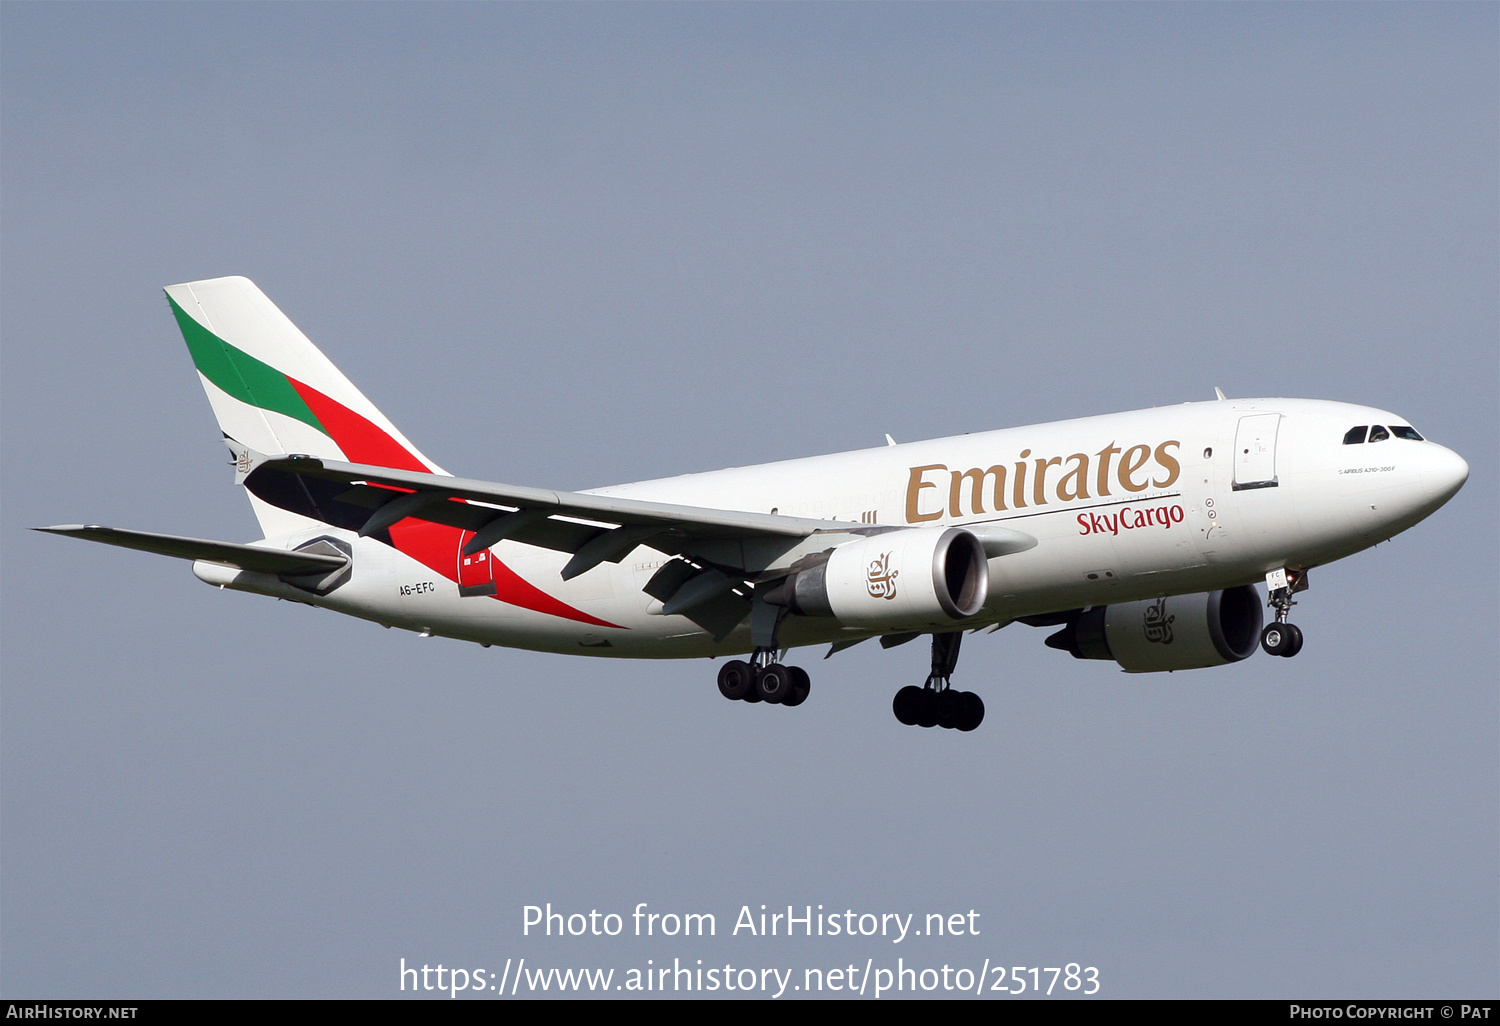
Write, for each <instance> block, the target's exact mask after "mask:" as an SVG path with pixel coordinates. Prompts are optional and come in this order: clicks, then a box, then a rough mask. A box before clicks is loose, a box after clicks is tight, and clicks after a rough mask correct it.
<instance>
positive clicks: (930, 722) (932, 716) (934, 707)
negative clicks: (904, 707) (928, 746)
mask: <svg viewBox="0 0 1500 1026" xmlns="http://www.w3.org/2000/svg"><path fill="white" fill-rule="evenodd" d="M920 690H921V692H922V693H921V694H920V695H918V696H917V714H916V722H917V726H919V727H936V726H937V725H938V701H937V698H938V693H937V692H936V691H933V690H932V689H931V688H921V689H920Z"/></svg>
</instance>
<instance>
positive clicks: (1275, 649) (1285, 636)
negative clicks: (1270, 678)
mask: <svg viewBox="0 0 1500 1026" xmlns="http://www.w3.org/2000/svg"><path fill="white" fill-rule="evenodd" d="M1287 626H1288V625H1287V624H1282V623H1271V624H1267V625H1266V629H1265V630H1263V631H1261V632H1260V647H1261V648H1263V649H1265V650H1266V655H1273V656H1279V655H1286V653H1287V649H1288V648H1290V647H1291V640H1292V633H1291V631H1289V630H1287Z"/></svg>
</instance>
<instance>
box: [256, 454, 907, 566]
mask: <svg viewBox="0 0 1500 1026" xmlns="http://www.w3.org/2000/svg"><path fill="white" fill-rule="evenodd" d="M257 475H292V476H294V477H297V478H301V479H304V480H308V481H310V482H311V481H321V482H329V483H332V484H334V485H336V486H338V490H337V491H336V493H333V494H330V492H329V490H328V489H327V487H326V486H324V487H322V488H319V489H317V491H318V492H319V493H320V494H322V495H325V496H327V497H328V499H329V500H331V501H334V502H337V503H338V504H340V505H341V506H342V507H344V508H346V509H347V508H349V507H364V508H365V509H366V510H368V515H363V514H362V515H361V517H360V520H361V521H362V523H360V524H359V526H358V530H359V533H360V534H361V535H372V534H376V533H378V532H380V531H382V530H385V529H386V528H389V527H390V526H391V525H392V524H395V523H396V522H398V521H400V520H402V519H403V518H405V517H415V518H417V519H420V520H430V521H433V522H435V523H441V524H448V525H450V526H453V527H459V528H462V529H464V530H467V531H473V532H474V537H473V539H471V540H470V541H469V542H468V544H467V545H465V547H464V551H465V553H473V552H478V551H479V550H481V549H485V548H489V547H490V546H491V545H494V544H496V543H497V542H499V541H501V540H504V539H511V540H514V541H518V542H522V543H525V544H528V545H539V546H542V547H544V548H550V549H555V550H557V551H561V552H568V553H572V554H573V559H572V560H570V561H569V563H568V564H567V566H566V567H565V568H564V569H563V578H564V579H569V578H572V577H576V576H578V575H579V574H582V573H584V572H585V571H587V570H590V569H592V568H593V567H595V566H597V565H599V564H600V563H602V562H606V561H608V562H618V561H619V560H621V559H623V558H624V557H625V556H627V555H629V553H630V552H631V551H632V550H633V549H635V547H636V546H637V545H643V544H645V545H650V546H651V547H652V548H655V549H657V550H659V551H662V552H666V553H668V554H677V553H683V552H687V551H689V550H691V551H692V552H694V553H695V554H700V555H703V556H705V558H708V559H709V560H710V561H713V562H720V563H725V564H729V565H738V566H741V567H743V568H745V569H747V570H749V569H761V568H762V567H759V566H756V564H757V563H764V562H767V561H769V560H774V558H775V556H776V555H780V554H781V553H782V552H785V551H788V550H790V549H791V548H793V547H795V546H796V545H797V544H798V543H799V542H801V541H802V540H803V539H805V538H807V537H809V536H811V535H814V534H819V533H830V534H831V533H837V534H844V535H850V534H865V533H870V532H871V531H879V530H882V528H878V527H872V526H871V525H864V524H855V523H846V522H841V521H837V520H818V519H813V518H808V517H790V516H782V515H780V514H775V513H751V512H746V511H740V510H723V509H706V508H702V507H697V506H681V505H677V504H674V503H666V502H651V501H648V500H644V499H629V498H623V497H620V496H610V495H592V494H588V493H585V492H560V491H554V490H552V489H546V488H529V487H525V486H521V485H507V484H497V483H494V482H490V481H475V480H470V479H466V478H460V477H449V476H446V475H436V474H423V473H417V472H414V471H405V470H392V469H390V468H388V467H377V466H369V465H366V464H359V463H344V462H340V461H338V460H328V459H320V458H316V457H312V456H273V457H268V458H265V459H264V460H263V461H261V462H259V463H257V465H256V467H255V470H254V471H252V473H251V475H250V477H249V478H248V479H247V481H246V484H247V485H249V486H250V487H251V488H252V490H253V489H254V487H255V486H256V481H255V478H256V476H257ZM833 544H837V543H836V542H834V543H833ZM747 546H748V548H749V549H750V550H753V551H746V548H747Z"/></svg>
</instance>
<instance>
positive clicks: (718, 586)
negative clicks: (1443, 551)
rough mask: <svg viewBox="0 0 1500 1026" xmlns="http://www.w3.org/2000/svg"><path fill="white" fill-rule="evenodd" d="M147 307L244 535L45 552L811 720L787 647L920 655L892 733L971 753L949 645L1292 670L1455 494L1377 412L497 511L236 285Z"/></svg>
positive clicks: (1136, 429) (789, 471) (994, 436)
mask: <svg viewBox="0 0 1500 1026" xmlns="http://www.w3.org/2000/svg"><path fill="white" fill-rule="evenodd" d="M166 292H167V298H168V301H169V303H170V305H171V309H172V312H173V314H174V315H175V317H176V318H177V323H178V325H179V327H180V328H181V329H182V334H183V337H184V338H185V339H186V341H187V346H188V350H189V352H190V353H191V354H192V358H193V362H194V363H195V364H196V366H197V368H198V373H199V376H200V378H201V380H202V382H203V388H204V389H205V391H207V393H208V399H209V403H210V405H212V407H213V410H214V414H215V415H216V416H217V418H218V421H219V427H220V429H221V431H222V432H223V435H224V440H225V442H226V444H227V445H228V446H229V448H230V450H231V451H232V453H233V455H234V467H235V479H236V481H237V483H238V484H240V485H242V486H243V487H244V489H245V491H246V492H247V493H248V495H249V497H250V502H251V505H252V506H253V507H254V510H255V514H256V516H257V518H258V519H259V521H260V526H261V529H262V533H263V534H264V536H265V537H264V538H263V539H262V540H260V541H256V542H252V543H250V544H233V543H229V542H218V541H206V540H202V539H195V538H182V537H176V536H172V535H163V534H156V533H148V532H140V531H125V530H119V529H114V528H107V527H95V526H59V527H49V528H43V530H47V531H51V532H54V533H57V534H66V535H72V536H74V537H79V538H87V539H90V540H93V541H100V542H106V543H109V544H113V545H123V546H126V547H129V548H137V549H144V550H146V551H149V552H157V553H161V554H164V555H169V556H178V557H181V558H185V559H191V560H193V572H194V573H195V574H196V575H197V576H198V577H199V578H201V579H202V580H204V581H206V582H208V583H209V584H213V585H217V586H219V587H221V588H233V589H236V590H239V591H249V592H255V593H257V594H261V595H271V596H275V597H277V598H283V599H291V600H293V601H297V602H305V603H308V604H310V605H316V606H323V607H325V608H328V609H333V610H336V611H338V612H341V613H348V614H350V615H351V616H357V617H362V618H364V619H367V620H373V621H375V622H377V623H380V624H383V625H385V626H387V627H402V628H405V629H408V630H412V631H419V632H421V633H422V634H426V635H441V636H444V637H450V638H460V639H464V640H467V641H473V642H478V643H480V644H483V645H491V644H494V645H507V646H513V647H519V648H529V649H537V650H541V651H548V652H571V653H577V654H584V655H596V656H623V657H634V658H647V659H671V658H692V657H704V656H712V657H719V656H735V657H737V656H741V655H745V656H747V657H748V658H746V659H741V658H731V659H728V660H726V661H725V662H724V663H723V664H722V665H721V667H720V669H719V673H718V684H719V690H720V691H722V692H723V694H724V695H725V696H726V697H728V698H731V699H737V700H742V701H746V702H767V703H773V704H780V705H787V706H795V705H799V704H801V703H802V702H803V701H804V700H805V699H806V697H807V695H808V692H809V688H810V683H809V679H808V675H807V673H806V672H805V671H804V670H802V669H801V668H799V667H796V666H788V665H785V664H784V663H783V662H782V659H784V658H785V653H786V652H787V650H789V649H791V648H795V647H800V646H805V645H814V644H822V645H829V646H831V647H830V649H829V654H832V653H833V652H836V651H838V650H840V649H843V648H846V647H848V646H850V645H853V644H856V643H858V642H860V641H864V640H866V639H869V638H876V637H878V638H879V639H880V641H881V644H882V645H884V646H886V647H890V646H892V645H897V644H901V643H902V642H904V641H909V640H912V639H914V638H917V637H920V636H922V635H924V634H925V635H929V636H930V637H931V644H932V667H931V673H930V675H929V676H928V678H927V680H926V682H925V684H923V685H921V686H917V685H911V686H908V687H905V688H902V689H901V690H900V691H898V692H897V694H896V697H895V701H894V703H893V704H894V707H895V712H896V716H897V718H898V719H900V720H901V721H902V722H903V723H909V724H921V725H923V726H933V725H941V726H944V727H954V728H958V729H961V730H972V729H973V728H974V727H976V726H978V724H979V721H980V720H981V719H982V717H983V715H984V704H983V702H982V701H981V700H980V699H979V697H978V696H977V695H975V694H973V693H972V692H967V691H958V690H956V689H954V688H952V687H951V686H950V684H949V680H950V677H951V675H952V674H953V671H954V667H955V666H956V664H957V660H958V651H959V643H960V641H961V639H962V638H963V635H964V633H965V632H970V631H975V630H993V629H996V628H998V627H1002V626H1004V625H1006V624H1008V623H1011V622H1013V621H1020V622H1022V623H1024V624H1028V625H1030V626H1034V627H1054V628H1056V630H1055V631H1054V632H1053V633H1052V634H1051V635H1050V636H1048V637H1047V639H1046V642H1047V644H1048V645H1050V646H1051V647H1053V648H1058V649H1062V650H1064V651H1066V652H1070V653H1071V654H1072V655H1074V656H1076V657H1078V658H1082V659H1112V660H1114V661H1115V662H1117V663H1118V664H1119V665H1120V666H1121V667H1123V668H1124V669H1125V670H1128V671H1131V672H1145V671H1158V670H1179V669H1190V668H1195V667H1205V666H1214V665H1220V664H1224V663H1232V662H1237V661H1239V660H1242V659H1245V658H1247V657H1248V656H1250V655H1251V654H1252V653H1253V652H1254V651H1255V649H1256V647H1257V646H1259V647H1262V648H1264V649H1265V650H1266V651H1267V652H1269V653H1271V654H1272V655H1278V656H1292V655H1295V654H1296V653H1297V651H1298V650H1299V649H1300V648H1301V647H1302V633H1301V631H1300V630H1298V629H1297V627H1295V626H1294V625H1292V624H1291V623H1289V622H1288V621H1287V614H1288V611H1289V610H1290V609H1291V606H1292V605H1293V602H1292V596H1293V595H1294V594H1296V593H1297V592H1299V591H1301V590H1303V589H1305V588H1306V586H1307V580H1308V578H1307V574H1308V570H1309V569H1310V568H1312V567H1314V566H1318V565H1320V564H1324V563H1329V562H1332V561H1333V560H1336V559H1340V558H1342V557H1344V556H1347V555H1350V554H1351V553H1354V552H1358V551H1360V550H1361V549H1364V548H1367V547H1369V546H1371V545H1374V544H1376V543H1377V542H1380V541H1383V540H1385V539H1387V538H1390V537H1391V536H1393V535H1395V534H1396V533H1398V532H1400V531H1403V530H1405V529H1406V528H1408V527H1411V526H1412V525H1413V524H1415V523H1417V522H1418V521H1419V520H1421V519H1423V518H1424V517H1426V516H1427V515H1428V514H1430V513H1432V512H1433V511H1434V510H1436V509H1437V508H1438V507H1439V506H1441V505H1443V503H1445V502H1447V501H1448V499H1449V498H1451V497H1452V496H1453V495H1454V494H1455V493H1456V492H1457V491H1458V489H1459V488H1460V487H1461V486H1462V485H1463V483H1464V481H1465V480H1466V478H1467V477H1468V472H1469V468H1468V465H1467V464H1466V463H1465V462H1464V461H1463V460H1462V459H1461V458H1460V457H1459V456H1458V455H1456V454H1455V453H1453V452H1451V451H1449V450H1448V449H1445V448H1443V447H1442V446H1440V445H1437V444H1435V443H1433V442H1430V441H1426V440H1424V439H1423V438H1422V437H1421V436H1420V435H1419V434H1418V433H1417V432H1416V431H1415V430H1413V429H1412V428H1411V427H1410V426H1409V425H1408V424H1407V423H1406V421H1405V419H1404V418H1402V417H1399V416H1397V415H1396V414H1393V413H1387V412H1384V411H1382V410H1377V409H1372V408H1369V407H1365V406H1356V405H1350V404H1347V403H1338V402H1324V401H1313V400H1305V399H1244V400H1230V399H1225V398H1223V396H1222V394H1220V397H1219V399H1218V400H1217V401H1213V402H1203V403H1187V404H1184V405H1181V406H1173V407H1167V408H1161V409H1151V410H1140V411H1137V412H1133V413H1117V414H1112V415H1109V416H1102V417H1090V418H1085V419H1082V420H1070V421H1062V422H1059V423H1055V424H1041V425H1036V426H1033V427H1022V428H1011V429H1007V430H1003V431H991V432H987V433H982V434H970V435H963V436H960V437H954V438H941V439H935V440H933V441H926V442H911V443H908V444H904V445H897V444H895V443H894V442H891V443H890V444H889V445H886V446H883V447H879V448H874V449H866V450H862V451H859V452H848V453H839V454H836V455H830V456H815V457H811V458H808V459H798V460H791V461H788V462H784V463H772V464H767V465H765V466H759V467H745V468H736V469H732V470H722V471H717V472H714V473H705V474H690V475H686V476H682V477H675V478H667V479H664V480H660V481H644V482H640V483H637V484H629V485H618V486H615V487H610V488H598V489H594V490H592V491H586V492H559V491H552V490H548V489H542V488H528V487H519V486H514V485H504V484H495V483H492V482H488V481H475V480H467V479H464V478H459V477H454V476H452V475H450V474H449V473H447V472H446V471H444V470H442V469H441V468H440V467H438V466H437V464H435V463H433V462H432V461H431V460H429V459H428V458H427V457H426V456H424V455H423V454H422V453H421V452H420V451H418V450H417V448H416V447H415V446H414V445H412V444H411V442H409V441H408V440H407V439H406V437H405V436H404V435H402V434H401V432H400V431H398V430H397V429H396V427H395V425H394V424H392V423H391V422H390V421H389V420H387V419H386V417H385V416H384V415H383V414H381V412H380V411H379V410H377V409H376V408H375V406H374V405H373V404H371V403H370V401H369V400H368V399H366V398H365V397H364V395H363V394H362V393H360V391H359V390H358V389H356V388H355V387H354V385H353V384H351V383H350V382H349V380H348V379H347V378H346V377H344V375H343V374H342V373H340V372H339V370H338V369H337V368H335V367H334V365H333V364H332V363H331V362H329V360H328V359H327V358H326V357H325V356H324V355H323V354H322V353H321V352H319V351H318V349H317V348H316V347H315V346H313V344H312V343H311V342H310V341H308V339H307V338H306V337H305V336H304V335H303V334H302V333H301V332H300V331H298V330H297V328H296V327H295V326H294V325H293V324H292V323H291V321H289V320H288V319H287V318H286V316H285V315H283V314H282V313H281V311H280V310H278V309H277V308H276V307H275V306H274V305H273V304H272V303H271V301H270V300H268V299H267V298H266V297H265V295H264V294H262V293H261V291H260V290H259V289H258V288H256V287H255V285H254V284H252V283H251V282H250V281H248V280H246V279H244V278H237V277H236V278H216V279H213V280H209V281H199V282H190V283H188V284H185V285H173V286H169V287H168V288H167V290H166ZM888 441H889V439H888ZM1261 581H1264V582H1265V583H1266V587H1267V592H1268V597H1269V601H1268V602H1266V603H1264V605H1267V606H1269V608H1270V609H1271V610H1272V611H1273V616H1272V619H1271V622H1270V623H1269V624H1267V623H1265V617H1264V614H1263V611H1262V607H1263V602H1262V599H1261V596H1260V593H1259V591H1258V590H1257V588H1256V585H1257V584H1258V583H1259V582H1261Z"/></svg>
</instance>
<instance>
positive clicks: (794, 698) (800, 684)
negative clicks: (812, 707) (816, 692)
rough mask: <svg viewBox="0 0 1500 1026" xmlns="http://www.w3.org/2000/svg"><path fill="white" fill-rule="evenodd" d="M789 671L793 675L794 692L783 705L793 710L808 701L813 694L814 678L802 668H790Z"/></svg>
mask: <svg viewBox="0 0 1500 1026" xmlns="http://www.w3.org/2000/svg"><path fill="white" fill-rule="evenodd" d="M787 670H788V671H790V673H791V675H792V691H791V694H789V695H787V696H786V698H785V699H784V700H783V701H782V703H781V704H782V705H784V706H787V707H788V708H791V707H792V706H797V705H801V704H802V703H803V702H805V701H807V696H808V695H809V694H810V693H811V692H812V678H811V677H809V676H808V675H807V671H806V670H804V669H803V668H802V667H800V666H788V667H787Z"/></svg>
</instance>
